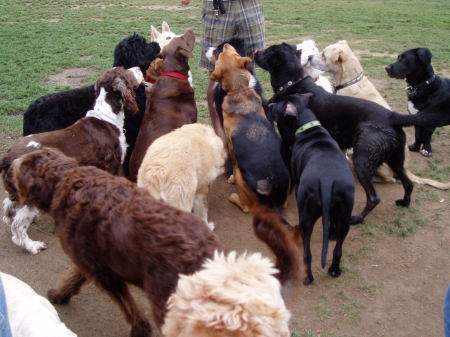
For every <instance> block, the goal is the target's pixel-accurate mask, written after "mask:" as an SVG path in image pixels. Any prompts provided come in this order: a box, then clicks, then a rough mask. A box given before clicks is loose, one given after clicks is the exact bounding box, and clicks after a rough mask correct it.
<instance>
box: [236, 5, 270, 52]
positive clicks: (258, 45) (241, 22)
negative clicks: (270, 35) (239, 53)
mask: <svg viewBox="0 0 450 337" xmlns="http://www.w3.org/2000/svg"><path fill="white" fill-rule="evenodd" d="M236 2H237V3H239V6H240V9H239V14H237V15H239V18H236V22H238V25H237V30H238V31H237V33H238V35H239V36H241V37H242V38H244V40H245V49H246V54H247V56H248V57H251V58H252V59H253V53H254V52H255V50H257V49H263V48H264V43H265V26H264V11H263V5H262V1H261V0H240V1H236Z"/></svg>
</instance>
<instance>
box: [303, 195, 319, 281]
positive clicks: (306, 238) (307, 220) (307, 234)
mask: <svg viewBox="0 0 450 337" xmlns="http://www.w3.org/2000/svg"><path fill="white" fill-rule="evenodd" d="M309 204H310V203H309V202H308V201H307V202H306V203H305V204H304V207H299V210H300V212H301V213H300V219H299V220H300V225H299V227H300V234H301V236H302V240H303V261H304V262H305V270H306V277H305V279H304V281H303V284H304V285H309V284H311V283H312V282H313V281H314V277H313V275H312V271H311V260H312V254H311V235H312V231H313V229H314V223H315V222H316V221H317V219H318V218H319V216H320V215H319V214H312V213H310V210H311V209H312V208H311V207H309V206H310V205H309Z"/></svg>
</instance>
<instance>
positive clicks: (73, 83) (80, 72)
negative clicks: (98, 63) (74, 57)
mask: <svg viewBox="0 0 450 337" xmlns="http://www.w3.org/2000/svg"><path fill="white" fill-rule="evenodd" d="M95 71H97V70H96V69H94V68H90V67H77V68H67V69H64V70H62V71H60V72H59V73H56V74H51V75H49V76H47V78H46V79H45V83H47V84H50V85H58V86H62V87H64V86H68V87H72V88H78V87H80V86H81V84H82V83H83V81H84V79H85V78H86V77H87V76H88V75H89V74H91V73H92V72H95Z"/></svg>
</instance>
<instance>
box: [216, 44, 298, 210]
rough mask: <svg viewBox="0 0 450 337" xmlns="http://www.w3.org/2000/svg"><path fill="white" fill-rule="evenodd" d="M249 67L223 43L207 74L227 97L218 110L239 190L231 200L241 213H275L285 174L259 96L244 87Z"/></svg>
mask: <svg viewBox="0 0 450 337" xmlns="http://www.w3.org/2000/svg"><path fill="white" fill-rule="evenodd" d="M251 62H252V61H251V59H250V58H248V57H241V56H240V55H239V54H238V53H237V52H236V50H235V49H234V48H233V47H232V46H231V45H229V44H225V46H224V48H223V51H222V53H221V54H220V56H219V58H218V60H217V61H216V63H215V69H214V71H213V72H212V73H211V79H212V80H214V81H217V82H221V85H222V88H223V89H224V90H225V91H226V92H227V93H228V94H227V95H226V96H225V98H224V101H223V104H222V109H223V117H224V129H225V137H226V142H227V146H228V151H229V154H230V156H231V160H232V163H233V176H234V180H235V183H236V190H237V194H236V193H233V194H231V195H230V197H229V200H230V201H231V202H233V203H234V204H236V205H237V206H239V207H240V208H241V210H242V211H243V212H249V211H252V210H253V209H254V207H255V206H257V205H266V206H268V208H269V209H272V210H277V209H280V208H281V207H282V205H283V204H284V203H285V202H286V197H287V194H288V189H289V171H288V168H287V166H286V164H285V162H284V161H283V158H282V156H281V139H280V138H279V137H278V135H277V134H276V132H275V130H274V128H273V126H272V125H271V123H270V122H269V121H268V120H267V118H266V116H265V114H264V109H263V108H262V102H261V97H260V96H259V95H258V94H257V93H256V92H255V90H254V89H252V88H249V87H248V85H249V81H250V75H249V72H248V68H249V67H250V66H251Z"/></svg>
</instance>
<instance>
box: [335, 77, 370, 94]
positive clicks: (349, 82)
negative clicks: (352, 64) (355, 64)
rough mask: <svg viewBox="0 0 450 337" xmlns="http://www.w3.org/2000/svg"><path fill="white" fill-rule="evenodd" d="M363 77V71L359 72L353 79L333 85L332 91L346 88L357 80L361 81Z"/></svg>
mask: <svg viewBox="0 0 450 337" xmlns="http://www.w3.org/2000/svg"><path fill="white" fill-rule="evenodd" d="M363 77H364V73H361V74H359V75H358V76H356V77H355V78H354V79H352V80H350V81H348V82H345V83H344V84H341V85H338V86H333V88H334V93H337V91H338V90H341V89H344V88H347V87H349V86H351V85H353V84H355V83H358V82H359V81H361V80H362V79H363Z"/></svg>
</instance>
